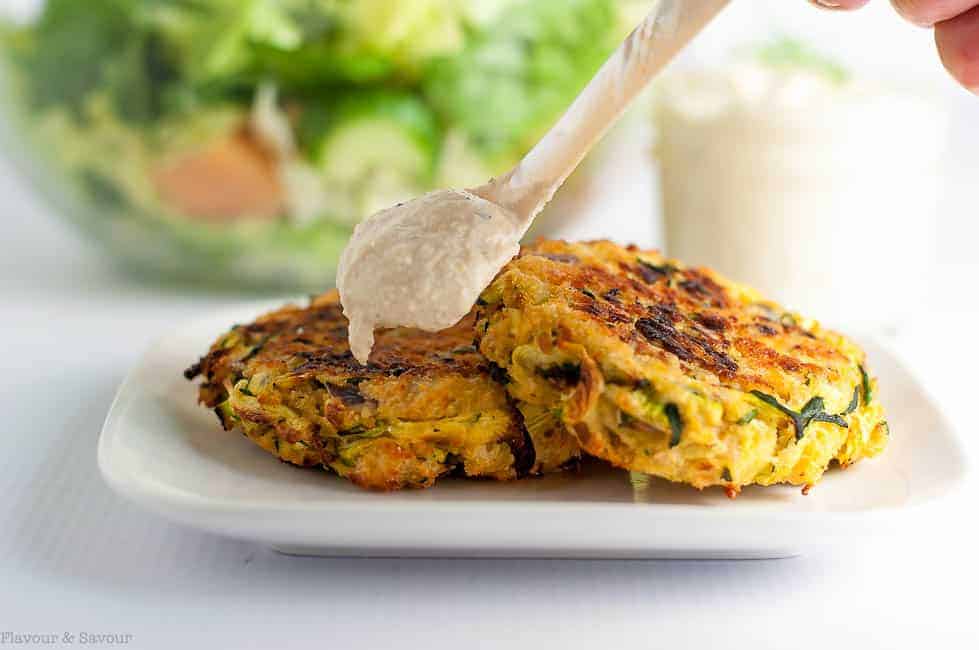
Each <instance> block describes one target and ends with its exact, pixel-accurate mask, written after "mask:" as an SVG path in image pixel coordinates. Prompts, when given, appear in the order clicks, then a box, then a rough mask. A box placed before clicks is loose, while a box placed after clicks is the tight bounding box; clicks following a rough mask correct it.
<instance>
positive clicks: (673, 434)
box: [663, 404, 683, 447]
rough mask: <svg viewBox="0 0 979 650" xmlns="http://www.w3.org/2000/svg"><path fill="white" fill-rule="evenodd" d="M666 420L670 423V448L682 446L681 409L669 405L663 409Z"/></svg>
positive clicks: (674, 405)
mask: <svg viewBox="0 0 979 650" xmlns="http://www.w3.org/2000/svg"><path fill="white" fill-rule="evenodd" d="M663 412H664V413H666V419H667V420H669V421H670V447H676V446H677V445H678V444H680V436H681V435H683V418H682V417H681V416H680V409H678V408H677V406H676V404H667V405H666V408H664V409H663Z"/></svg>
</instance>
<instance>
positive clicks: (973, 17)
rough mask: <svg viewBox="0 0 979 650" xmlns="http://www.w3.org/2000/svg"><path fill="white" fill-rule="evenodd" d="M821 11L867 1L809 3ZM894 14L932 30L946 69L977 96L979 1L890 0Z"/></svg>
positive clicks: (857, 5) (978, 90)
mask: <svg viewBox="0 0 979 650" xmlns="http://www.w3.org/2000/svg"><path fill="white" fill-rule="evenodd" d="M809 1H810V2H811V3H812V4H814V5H816V6H817V7H821V8H823V9H834V10H850V9H859V8H860V7H862V6H863V5H865V4H867V2H869V0H809ZM891 4H893V5H894V8H895V9H897V12H898V13H899V14H901V15H902V16H904V17H905V18H906V19H908V20H909V21H911V22H912V23H915V24H916V25H921V26H922V27H934V28H935V44H936V45H938V54H939V56H940V57H941V59H942V63H944V64H945V68H946V69H947V70H948V71H949V72H950V73H951V74H952V76H953V77H955V78H956V79H957V80H958V81H959V83H961V84H962V85H963V86H965V87H966V88H968V89H969V90H971V91H972V92H974V93H976V94H979V0H891Z"/></svg>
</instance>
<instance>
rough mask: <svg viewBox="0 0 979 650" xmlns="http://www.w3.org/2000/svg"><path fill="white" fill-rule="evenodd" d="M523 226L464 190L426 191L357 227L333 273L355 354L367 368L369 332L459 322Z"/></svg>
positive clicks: (513, 248)
mask: <svg viewBox="0 0 979 650" xmlns="http://www.w3.org/2000/svg"><path fill="white" fill-rule="evenodd" d="M408 207H410V208H411V209H408V210H406V209H405V208H408ZM525 229H526V224H525V223H521V221H520V219H518V218H517V217H516V216H515V215H513V214H511V213H510V212H508V211H506V210H504V209H503V208H502V207H500V206H499V205H497V204H495V203H491V202H489V201H487V200H485V199H483V198H481V197H478V196H476V195H474V194H471V193H470V192H466V191H462V190H440V191H437V192H432V193H431V194H428V195H426V196H424V197H422V198H421V199H418V200H416V201H412V202H411V203H407V204H405V205H403V206H396V207H394V208H390V209H388V210H384V211H382V212H379V213H378V214H376V215H374V216H372V217H370V218H368V219H367V220H365V221H364V222H363V223H361V224H360V225H358V226H357V229H356V232H355V236H354V237H353V238H352V239H351V242H350V244H349V245H348V246H347V248H346V249H345V250H344V252H343V255H342V256H341V258H340V265H339V268H338V270H337V288H338V289H339V290H340V296H341V302H342V304H343V311H344V314H346V316H347V318H348V319H349V320H350V350H351V352H353V355H354V357H356V359H357V360H358V361H360V362H361V363H367V357H368V355H369V354H370V351H371V348H372V347H373V345H374V329H375V328H388V327H397V326H405V327H416V328H419V329H423V330H427V331H433V332H434V331H439V330H441V329H445V328H446V327H449V326H451V325H453V324H455V323H457V322H459V320H461V319H462V318H463V317H464V316H465V315H466V314H468V313H469V310H470V309H472V307H473V304H474V303H475V302H476V299H477V298H478V297H479V294H480V293H481V292H482V291H483V289H484V288H485V287H486V286H488V285H489V283H490V282H491V281H492V280H493V277H494V276H495V275H496V273H497V272H498V271H499V270H500V268H501V267H503V265H504V264H506V263H507V262H508V261H510V260H511V259H512V258H513V257H514V256H515V255H516V254H517V253H518V252H519V250H520V246H519V243H518V242H519V241H520V238H521V237H522V236H523V233H524V230H525ZM353 268H360V269H371V270H372V271H373V272H372V273H359V274H355V273H352V272H351V269H353ZM446 269H451V272H446Z"/></svg>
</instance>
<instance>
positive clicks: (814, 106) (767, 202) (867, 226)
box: [657, 64, 945, 330]
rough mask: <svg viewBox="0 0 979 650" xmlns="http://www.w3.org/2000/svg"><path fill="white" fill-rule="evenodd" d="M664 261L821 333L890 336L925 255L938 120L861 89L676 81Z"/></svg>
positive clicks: (912, 105) (668, 110) (815, 76)
mask: <svg viewBox="0 0 979 650" xmlns="http://www.w3.org/2000/svg"><path fill="white" fill-rule="evenodd" d="M657 112H658V118H659V119H658V125H659V129H658V132H659V141H658V145H657V149H658V157H659V161H660V166H661V174H662V178H661V181H662V182H661V191H662V197H663V215H664V221H665V229H666V241H667V248H668V252H669V254H671V255H673V256H675V257H677V258H679V259H682V260H684V261H685V262H687V263H692V264H702V265H707V266H712V267H714V268H716V269H718V270H719V271H721V272H722V273H724V274H726V275H728V276H729V277H731V278H732V279H735V280H738V281H741V282H744V283H747V284H750V285H753V286H755V287H757V288H759V289H761V290H762V291H764V292H765V293H767V294H768V295H770V296H772V297H773V298H775V299H777V300H779V301H781V302H783V303H784V304H786V305H787V306H789V307H791V308H794V309H798V310H800V311H803V312H805V313H806V314H807V315H811V316H812V317H815V318H818V319H821V320H823V321H826V322H828V323H832V324H838V325H844V326H847V327H852V328H857V329H865V330H873V329H880V328H882V327H888V326H893V325H896V324H897V323H899V322H900V320H901V319H902V317H903V316H905V315H906V314H907V312H908V311H909V310H910V309H912V308H913V307H914V305H915V302H916V300H917V299H918V298H919V297H921V296H922V294H923V291H924V288H925V284H926V282H927V281H928V271H929V269H930V267H931V264H930V262H931V254H932V250H933V231H934V220H935V218H936V210H937V203H938V198H939V192H940V178H941V172H940V169H941V166H940V163H941V154H942V150H943V146H944V133H945V119H944V115H943V113H942V111H941V110H940V109H939V108H938V107H937V106H936V105H935V104H933V103H932V102H930V101H926V100H925V99H923V98H921V97H919V96H916V95H914V94H912V93H906V92H897V91H894V90H890V89H887V88H884V87H880V86H877V85H874V84H870V83H868V82H864V81H852V80H849V81H839V80H834V79H832V78H829V77H827V76H824V75H821V74H819V73H818V72H812V71H806V70H790V71H786V70H784V69H783V70H779V69H772V68H768V67H765V66H763V65H761V64H743V65H736V66H732V67H730V68H727V69H725V70H723V71H722V72H717V73H712V74H705V73H682V74H679V75H677V76H676V77H674V78H673V79H671V80H670V81H669V82H668V83H666V84H665V85H664V87H663V89H662V95H661V97H660V101H659V109H658V111H657Z"/></svg>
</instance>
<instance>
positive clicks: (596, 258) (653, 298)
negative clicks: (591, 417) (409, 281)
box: [501, 241, 847, 392]
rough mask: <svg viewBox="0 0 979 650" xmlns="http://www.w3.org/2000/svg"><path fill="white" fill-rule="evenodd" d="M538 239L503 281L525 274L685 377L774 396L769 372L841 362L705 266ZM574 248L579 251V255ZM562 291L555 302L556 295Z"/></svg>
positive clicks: (805, 371) (817, 369) (826, 368)
mask: <svg viewBox="0 0 979 650" xmlns="http://www.w3.org/2000/svg"><path fill="white" fill-rule="evenodd" d="M584 245H585V246H589V247H590V253H592V256H590V257H588V258H587V259H582V258H581V257H579V256H577V255H575V254H574V251H575V250H576V249H575V245H569V244H567V243H565V242H559V241H558V242H555V241H541V242H538V243H536V244H534V245H532V246H528V247H525V248H524V249H523V250H522V251H521V255H520V257H519V258H518V259H517V260H515V261H514V262H513V263H512V264H511V265H510V266H508V267H507V268H506V269H505V270H504V271H503V272H502V274H501V275H505V274H507V273H528V274H530V275H533V276H535V277H537V278H539V279H540V280H542V281H543V282H545V283H547V284H549V285H551V286H552V287H554V295H555V296H559V298H558V299H559V300H561V299H563V300H564V301H565V302H566V304H568V305H569V306H570V307H571V308H572V309H573V310H575V311H576V312H578V313H580V315H581V317H582V318H583V319H590V320H592V321H594V322H595V323H598V324H601V325H602V326H603V327H604V328H606V329H607V330H608V331H609V333H610V335H612V336H615V337H617V338H619V339H620V340H622V341H625V342H627V343H629V344H631V345H632V346H633V347H634V348H635V350H636V352H637V353H638V354H640V355H655V356H660V357H675V358H676V359H677V360H678V361H679V362H680V363H681V364H682V365H683V366H684V367H686V368H688V369H690V370H691V371H696V372H700V373H708V374H710V375H713V376H716V377H717V378H718V380H719V381H720V382H722V383H724V384H728V385H732V386H734V387H737V388H740V389H742V390H746V391H750V390H772V391H774V392H778V390H777V389H778V387H777V386H775V385H773V382H772V381H770V377H771V376H772V374H773V373H778V374H782V375H794V376H796V377H799V378H802V379H804V378H805V377H806V376H807V375H819V374H827V373H832V372H833V370H832V366H833V364H832V363H829V364H827V363H825V362H835V363H844V364H845V363H847V360H846V358H845V357H843V356H842V355H841V353H840V352H839V351H838V350H837V349H836V348H835V347H834V346H832V345H830V344H828V343H826V342H824V341H821V340H817V339H814V338H813V336H812V334H811V333H810V332H808V331H807V330H806V329H804V328H802V327H800V326H799V325H798V324H797V323H796V321H795V320H794V318H792V317H791V316H785V315H783V314H782V313H780V312H779V311H777V309H776V307H775V306H774V305H773V304H772V303H769V302H766V301H761V300H759V301H758V302H755V303H747V302H745V301H744V300H743V298H742V297H740V296H739V295H738V294H737V293H736V289H734V288H733V287H732V285H730V283H728V282H726V281H724V280H722V279H720V278H718V277H717V276H716V275H715V274H714V273H713V272H712V271H710V270H709V269H704V268H685V267H683V266H682V265H680V264H679V263H677V262H675V261H673V260H668V259H666V258H664V257H663V256H662V255H661V254H660V253H659V252H658V251H643V250H639V249H638V248H636V247H628V248H621V247H616V246H614V245H612V244H611V243H610V242H589V243H587V244H584ZM577 250H579V251H580V250H581V249H580V248H578V249H577ZM561 287H564V288H567V289H569V290H568V291H566V292H564V293H563V295H562V294H561V292H560V291H559V288H561Z"/></svg>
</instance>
